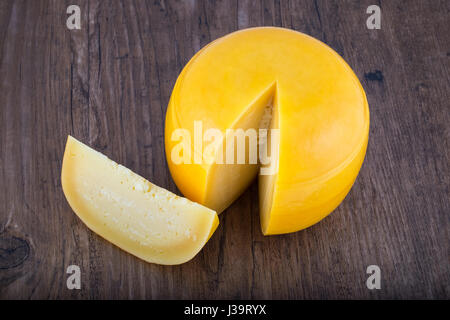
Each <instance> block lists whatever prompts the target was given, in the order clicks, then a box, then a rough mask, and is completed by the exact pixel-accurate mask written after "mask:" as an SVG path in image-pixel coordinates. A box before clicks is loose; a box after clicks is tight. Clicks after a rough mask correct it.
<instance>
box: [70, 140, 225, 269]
mask: <svg viewBox="0 0 450 320" xmlns="http://www.w3.org/2000/svg"><path fill="white" fill-rule="evenodd" d="M61 182H62V187H63V191H64V195H65V196H66V199H67V201H68V202H69V204H70V206H71V207H72V209H73V210H74V211H75V213H76V214H77V215H78V217H79V218H80V219H81V220H82V221H83V222H84V223H85V224H86V225H87V226H88V227H89V228H90V229H91V230H93V231H94V232H95V233H97V234H99V235H100V236H102V237H103V238H105V239H106V240H108V241H110V242H112V243H114V244H115V245H117V246H118V247H120V248H122V249H123V250H125V251H128V252H129V253H131V254H133V255H135V256H137V257H139V258H141V259H143V260H145V261H147V262H154V263H158V264H165V265H173V264H180V263H183V262H186V261H188V260H190V259H192V258H193V257H194V256H195V255H196V254H197V253H198V252H199V251H200V249H201V248H202V247H203V246H204V245H205V243H206V242H207V241H208V239H209V238H210V237H211V235H212V234H213V232H214V230H215V229H216V228H217V226H218V224H219V220H218V217H217V214H216V213H215V212H214V211H213V210H210V209H208V208H206V207H204V206H201V205H199V204H197V203H193V202H191V201H189V200H188V199H186V198H181V197H179V196H177V195H175V194H173V193H171V192H169V191H167V190H165V189H162V188H160V187H158V186H156V185H154V184H152V183H150V182H149V181H147V180H145V179H144V178H142V177H141V176H139V175H137V174H136V173H134V172H132V171H131V170H129V169H127V168H125V167H123V166H121V165H119V164H117V163H115V162H113V161H111V160H109V159H108V158H107V157H106V156H104V155H103V154H101V153H99V152H97V151H95V150H93V149H91V148H89V147H88V146H86V145H84V144H82V143H81V142H79V141H77V140H76V139H74V138H72V137H70V136H69V138H68V140H67V144H66V150H65V152H64V160H63V166H62V173H61Z"/></svg>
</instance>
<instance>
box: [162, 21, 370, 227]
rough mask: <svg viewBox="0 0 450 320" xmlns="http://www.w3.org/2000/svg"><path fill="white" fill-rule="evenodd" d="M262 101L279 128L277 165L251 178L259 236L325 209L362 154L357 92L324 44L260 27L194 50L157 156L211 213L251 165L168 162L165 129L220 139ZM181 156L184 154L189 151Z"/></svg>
mask: <svg viewBox="0 0 450 320" xmlns="http://www.w3.org/2000/svg"><path fill="white" fill-rule="evenodd" d="M268 101H272V102H271V105H272V119H271V122H270V128H272V129H278V130H279V143H277V145H276V147H275V148H274V150H275V151H276V152H275V154H274V155H273V158H272V162H276V167H277V168H278V171H277V172H275V173H274V174H272V175H260V176H259V197H260V216H261V227H262V232H263V233H264V234H281V233H288V232H294V231H298V230H301V229H304V228H306V227H308V226H310V225H312V224H314V223H316V222H318V221H320V220H321V219H323V218H324V217H325V216H326V215H328V214H329V213H330V212H331V211H333V210H334V209H335V208H336V207H337V206H338V205H339V203H340V202H341V201H342V200H343V199H344V197H345V196H346V194H347V193H348V191H349V190H350V188H351V186H352V185H353V182H354V181H355V179H356V177H357V175H358V172H359V169H360V167H361V165H362V162H363V160H364V156H365V152H366V147H367V142H368V134H369V108H368V104H367V100H366V96H365V93H364V90H363V88H362V86H361V84H360V82H359V81H358V78H357V77H356V76H355V74H354V73H353V71H352V69H351V68H350V67H349V66H348V65H347V63H346V62H345V61H344V60H343V59H342V58H341V57H340V56H339V55H338V54H337V53H336V52H335V51H333V50H332V49H331V48H329V47H328V46H327V45H325V44H324V43H322V42H320V41H318V40H316V39H314V38H312V37H310V36H307V35H305V34H302V33H299V32H296V31H292V30H288V29H283V28H275V27H260V28H251V29H245V30H241V31H237V32H234V33H231V34H229V35H227V36H225V37H222V38H220V39H217V40H215V41H213V42H212V43H210V44H209V45H207V46H206V47H204V48H203V49H202V50H200V51H199V52H198V53H197V54H196V55H195V56H194V57H193V58H192V59H191V61H190V62H189V63H188V64H187V65H186V66H185V68H184V69H183V71H182V72H181V74H180V76H179V77H178V79H177V82H176V84H175V87H174V89H173V92H172V96H171V99H170V102H169V107H168V110H167V114H166V126H165V144H166V156H167V161H168V165H169V168H170V171H171V174H172V177H173V178H174V180H175V183H176V184H177V186H178V188H179V189H180V190H181V192H182V193H183V194H184V195H185V196H186V197H188V198H189V199H191V200H194V201H196V202H199V203H201V204H203V205H205V206H208V207H210V208H212V209H214V210H216V211H217V212H219V213H220V212H221V211H223V210H224V209H225V208H226V207H228V206H229V205H230V204H231V203H232V202H233V201H234V200H235V199H236V198H237V197H238V196H239V195H240V194H241V193H242V192H243V191H244V190H245V189H246V188H247V187H248V186H249V184H250V183H251V182H252V180H253V179H254V178H255V177H256V175H257V174H258V165H257V166H255V165H251V164H244V165H242V164H232V165H231V164H226V165H224V164H218V163H212V164H210V163H201V164H198V163H194V161H192V162H191V163H181V164H179V163H175V162H174V161H173V159H171V150H172V149H173V148H174V146H175V145H177V143H178V141H177V140H174V139H173V137H172V134H173V132H174V131H175V130H177V129H184V130H187V131H188V132H190V133H191V136H192V137H194V122H195V121H199V120H201V121H202V126H203V130H208V129H210V128H216V129H219V130H220V131H221V132H223V133H224V137H225V136H226V134H225V132H226V130H227V129H238V128H241V129H244V130H246V129H248V128H253V129H258V123H259V121H260V120H261V116H262V109H264V108H265V107H266V106H267V103H268ZM269 137H270V134H269ZM224 139H225V138H224ZM270 143H271V142H270V141H269V142H268V145H270ZM272 143H273V142H272ZM203 148H205V144H204V145H203ZM269 149H270V148H269ZM190 154H191V156H192V157H194V150H192V152H191V153H190ZM273 164H274V163H272V165H273Z"/></svg>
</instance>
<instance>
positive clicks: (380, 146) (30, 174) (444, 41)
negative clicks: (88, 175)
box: [0, 0, 450, 299]
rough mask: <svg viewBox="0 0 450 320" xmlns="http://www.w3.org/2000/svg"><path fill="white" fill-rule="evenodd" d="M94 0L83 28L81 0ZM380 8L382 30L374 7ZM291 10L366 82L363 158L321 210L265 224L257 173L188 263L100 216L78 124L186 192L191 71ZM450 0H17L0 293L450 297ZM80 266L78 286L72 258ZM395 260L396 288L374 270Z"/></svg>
mask: <svg viewBox="0 0 450 320" xmlns="http://www.w3.org/2000/svg"><path fill="white" fill-rule="evenodd" d="M70 4H78V5H79V6H80V7H81V13H82V19H81V30H74V31H70V30H68V29H67V28H66V19H67V17H68V15H67V14H66V8H67V6H68V5H70ZM371 4H378V5H380V6H381V10H382V12H381V14H382V24H381V30H368V29H367V27H366V19H367V18H368V14H366V9H367V7H368V6H369V5H371ZM261 25H275V26H283V27H287V28H292V29H295V30H299V31H302V32H305V33H307V34H309V35H312V36H314V37H316V38H318V39H320V40H322V41H324V42H325V43H327V44H328V45H330V46H331V47H332V48H334V49H335V50H336V51H337V52H338V53H339V54H341V55H342V56H343V57H344V58H345V59H346V61H347V62H348V63H349V64H350V66H351V67H352V68H353V69H354V70H355V73H356V75H357V76H358V78H359V79H360V81H361V83H362V85H363V87H364V88H365V90H366V93H367V97H368V101H369V105H370V112H371V128H370V141H369V147H368V152H367V156H366V159H365V162H364V165H363V167H362V169H361V173H360V175H359V177H358V179H357V181H356V184H355V185H354V187H353V189H352V190H351V192H350V194H349V195H348V196H347V198H346V199H345V201H344V202H343V203H342V204H341V205H340V206H339V207H338V209H337V210H335V211H334V212H333V213H332V214H331V215H330V216H329V217H327V218H326V219H325V220H323V221H322V222H320V223H319V224H317V225H315V226H313V227H311V228H309V229H307V230H304V231H301V232H297V233H294V234H289V235H283V236H270V237H263V236H262V234H261V232H260V227H259V217H258V214H259V213H258V202H257V197H258V195H257V186H256V184H253V185H252V186H251V188H250V189H249V190H248V191H246V192H245V194H244V195H243V196H242V197H240V198H239V200H237V201H236V202H235V203H234V204H233V205H232V206H231V207H230V208H229V209H228V210H226V212H225V213H224V214H222V215H221V217H220V220H221V225H220V227H219V228H218V230H217V231H216V233H215V234H214V236H213V237H212V239H211V240H210V241H209V242H208V244H207V245H206V246H205V248H204V249H203V250H202V251H201V252H200V253H199V254H198V255H197V256H196V257H195V258H194V259H193V260H192V261H190V262H188V263H186V264H183V265H180V266H158V265H153V264H148V263H145V262H143V261H140V260H138V259H137V258H134V257H133V256H131V255H129V254H127V253H125V252H124V251H121V250H119V249H118V248H116V247H115V246H113V245H112V244H110V243H108V242H107V241H105V240H103V239H102V238H100V237H99V236H97V235H96V234H94V233H92V232H91V231H89V230H88V229H87V228H86V227H85V226H84V225H83V224H82V223H81V221H80V220H79V219H78V218H77V217H76V215H75V214H74V213H73V212H72V210H71V209H70V208H69V205H68V204H67V202H66V200H65V198H64V195H63V192H62V189H61V182H60V172H61V160H62V156H63V151H64V145H65V142H66V137H67V135H68V134H71V135H74V136H75V137H76V138H78V139H80V140H81V141H83V142H85V143H87V144H89V145H91V146H93V147H94V148H96V149H98V150H99V151H101V152H103V153H105V154H106V155H108V156H109V157H111V158H112V159H114V160H116V161H117V162H119V163H122V164H124V165H125V166H127V167H129V168H130V169H132V170H134V171H135V172H137V173H139V174H141V175H142V176H144V177H146V178H148V179H149V180H151V181H152V182H154V183H156V184H158V185H160V186H162V187H165V188H168V189H169V190H171V191H174V192H177V193H179V191H178V190H177V189H176V186H175V185H174V182H173V181H172V179H171V176H170V173H169V171H168V169H167V165H166V162H165V155H164V149H163V145H164V136H163V128H164V116H165V110H166V108H167V103H168V100H169V96H170V93H171V90H172V87H173V85H174V83H175V80H176V78H177V75H178V73H179V72H180V71H181V69H182V67H183V66H184V65H185V64H186V63H187V61H188V60H189V59H190V58H191V57H192V56H193V54H194V53H195V52H196V51H197V50H199V49H200V48H201V47H202V46H204V45H205V44H207V43H208V42H210V41H211V40H213V39H216V38H218V37H220V36H223V35H225V34H227V33H229V32H232V31H234V30H237V29H242V28H246V27H251V26H261ZM449 29H450V2H449V1H445V0H442V1H427V2H424V1H419V0H417V1H408V2H405V1H381V3H380V1H379V0H375V1H368V0H364V1H336V2H335V1H323V0H318V1H294V0H291V1H268V0H265V1H249V0H248V1H195V0H190V1H163V0H161V1H159V0H152V1H139V0H135V1H131V0H123V1H94V0H90V1H81V0H73V1H62V0H54V1H40V0H35V1H19V0H17V1H11V0H1V1H0V298H4V299H5V298H6V299H13V298H31V299H38V298H43V299H46V298H64V299H72V298H73V299H88V298H125V299H128V298H146V299H157V298H158V299H160V298H171V299H172V298H176V299H178V298H199V299H202V298H212V299H216V298H264V299H266V298H267V299H268V298H277V299H287V298H291V299H303V298H307V299H309V298H327V299H330V298H338V299H342V298H364V299H366V298H368V299H371V298H388V299H391V298H445V299H449V298H450V268H449V253H450V251H449V213H450V211H449V210H450V207H449V194H450V193H449V184H450V183H449V178H450V174H449V154H450V153H449V150H450V149H449V121H450V117H449V111H450V108H449V107H450V105H449V101H450V76H449V70H450V62H449V59H450V35H449V34H450V33H449ZM72 264H75V265H79V266H80V268H81V286H82V288H81V290H68V289H67V287H66V279H67V277H68V275H67V274H66V268H67V267H68V266H69V265H72ZM372 264H375V265H378V266H379V267H380V268H381V285H382V288H381V290H369V289H368V288H367V287H366V279H367V277H368V275H367V274H366V268H367V266H369V265H372Z"/></svg>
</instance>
